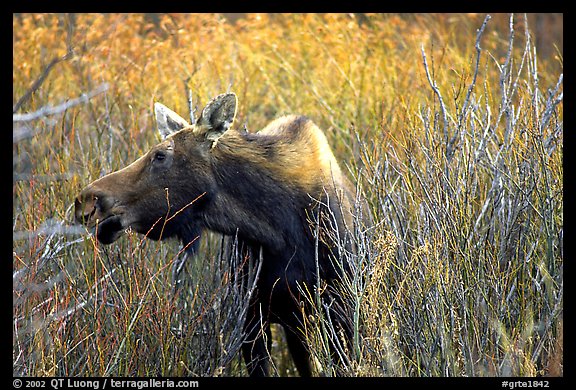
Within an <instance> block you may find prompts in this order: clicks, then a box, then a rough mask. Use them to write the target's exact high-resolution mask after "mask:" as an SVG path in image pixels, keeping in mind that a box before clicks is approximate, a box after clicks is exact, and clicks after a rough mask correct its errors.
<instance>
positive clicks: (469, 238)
mask: <svg viewBox="0 0 576 390" xmlns="http://www.w3.org/2000/svg"><path fill="white" fill-rule="evenodd" d="M492 16H493V18H492V19H490V20H485V15H459V14H454V15H443V14H439V15H403V16H399V15H366V16H363V17H362V16H359V15H348V14H338V15H332V14H326V15H316V14H306V15H252V14H248V15H245V16H244V17H242V18H240V19H238V20H236V22H235V23H231V22H229V21H228V20H227V19H226V18H224V17H223V16H221V15H212V14H202V15H161V16H160V17H159V19H158V20H156V21H155V20H154V19H148V18H147V17H145V16H144V15H132V14H123V15H116V14H110V15H99V14H93V15H84V14H77V15H74V16H70V15H52V14H50V15H48V14H46V15H45V14H42V15H40V14H37V15H27V14H22V15H15V16H14V17H13V58H14V60H13V61H14V62H13V101H14V105H15V114H24V113H34V112H36V111H37V110H40V109H41V108H43V107H44V108H45V109H46V107H47V106H52V107H55V106H58V105H59V104H62V103H64V102H66V101H67V100H68V99H73V98H78V97H80V96H82V94H85V93H90V92H91V91H97V90H98V88H99V86H101V85H103V84H105V85H106V86H107V89H106V91H105V92H101V91H100V92H101V93H98V94H95V96H92V97H91V98H90V99H86V100H85V101H83V102H82V103H80V104H76V105H72V106H70V107H68V108H67V109H65V110H62V111H61V112H58V113H56V114H53V115H38V118H37V119H34V120H27V121H16V120H15V121H14V130H13V134H14V144H13V175H14V181H13V253H14V255H13V322H12V326H13V373H14V375H18V376H21V375H22V376H44V375H49V376H75V375H84V376H100V375H118V376H133V375H141V376H146V375H163V376H179V375H186V376H214V375H226V376H230V375H246V370H245V367H244V364H243V362H242V360H241V357H240V354H239V353H237V352H238V350H239V346H240V343H241V342H242V337H243V335H242V334H241V332H240V329H241V322H242V318H243V317H242V316H243V307H244V305H245V301H246V294H247V292H248V291H249V289H250V286H251V283H252V281H250V280H245V281H244V284H243V286H238V285H237V284H235V283H231V281H232V280H235V279H237V275H235V272H234V270H235V268H234V267H233V266H231V264H230V263H229V262H228V261H223V260H222V259H221V258H222V257H223V256H222V253H221V239H220V238H219V237H218V236H217V235H212V234H211V235H207V236H206V237H204V238H203V239H202V242H201V250H200V254H199V256H198V257H197V258H193V259H186V262H185V265H184V270H183V271H182V272H181V273H180V274H179V275H174V274H173V266H174V264H175V263H177V262H178V261H180V260H182V258H183V257H182V254H181V253H179V251H180V248H179V247H178V245H177V243H176V242H172V241H167V242H163V243H157V242H152V241H148V240H146V239H143V237H142V236H139V235H137V234H135V233H129V234H127V235H126V236H125V237H124V238H122V239H121V240H119V241H118V242H117V243H115V244H114V245H112V246H110V247H102V246H99V245H98V244H97V243H96V242H95V241H94V240H93V238H92V237H89V236H87V235H86V233H85V232H84V230H83V229H81V228H79V227H78V226H74V225H72V224H71V220H72V206H73V201H74V198H75V196H76V195H77V193H78V191H79V190H80V189H81V188H82V187H83V186H84V185H86V184H87V183H89V182H90V181H92V180H94V179H96V178H98V177H100V176H101V175H103V174H105V173H108V172H111V171H112V170H115V169H118V168H121V167H123V166H125V165H126V164H128V163H129V162H131V161H133V160H134V159H136V158H137V157H138V156H140V155H141V154H142V153H143V152H144V151H146V150H147V149H148V148H149V147H150V146H152V145H153V144H154V143H156V142H157V140H158V139H157V138H156V135H155V131H154V130H155V123H154V121H153V110H152V106H153V103H154V102H155V101H161V102H163V103H164V104H166V105H167V106H169V107H171V108H173V109H174V110H175V111H176V112H178V113H180V114H181V115H183V116H186V115H187V114H188V113H189V101H188V99H189V96H191V99H192V102H191V105H192V107H194V106H198V107H201V106H202V104H204V103H206V102H207V101H208V100H209V99H210V98H211V97H213V96H215V95H217V94H219V93H221V92H224V91H226V90H227V89H228V88H230V89H231V90H233V91H235V92H236V93H237V95H238V98H239V109H238V116H237V122H236V124H235V126H237V127H242V126H244V125H245V124H246V125H247V127H248V129H249V130H250V131H256V130H257V129H259V128H262V127H264V126H265V125H266V124H267V123H268V121H270V120H271V119H273V118H275V117H277V116H279V115H282V114H288V113H300V114H305V115H307V116H309V117H310V118H312V119H313V120H314V121H315V122H316V123H317V124H318V125H319V126H320V127H321V128H322V129H324V130H325V132H326V134H327V137H328V139H329V142H330V144H331V146H332V148H333V150H334V151H335V154H336V156H337V157H338V158H339V159H340V161H342V165H343V167H345V171H347V172H349V176H350V178H352V179H354V181H355V183H357V185H358V188H359V190H361V192H362V193H363V194H364V196H365V198H366V200H367V202H368V204H369V211H370V214H371V217H372V219H373V221H374V226H373V227H366V228H364V229H362V228H359V229H358V230H357V231H355V232H353V235H354V239H355V240H356V243H357V246H358V248H359V254H358V255H351V254H349V255H348V256H347V258H348V260H349V261H350V262H351V264H353V268H354V269H355V270H356V272H355V273H354V274H353V276H352V277H351V278H350V279H349V280H346V281H345V283H343V286H342V294H344V296H346V297H347V300H348V302H349V303H350V305H349V310H350V312H351V313H352V315H353V316H354V319H355V334H354V345H353V350H349V349H348V348H347V347H345V346H344V344H343V345H342V348H341V351H340V353H341V354H342V356H344V359H343V361H344V364H343V365H342V366H340V367H336V366H335V365H336V364H337V363H336V362H335V361H332V359H331V357H330V354H329V353H328V350H327V347H326V346H327V340H328V338H330V337H336V338H338V335H337V334H335V333H334V330H333V328H332V326H331V322H330V318H329V317H328V316H327V315H326V312H325V310H324V308H322V307H316V309H315V310H314V311H313V312H311V313H309V316H308V319H309V321H308V322H307V323H306V324H305V327H304V328H303V329H302V331H303V332H305V335H306V337H307V339H308V341H309V348H310V350H311V352H312V354H313V356H314V358H315V372H316V373H317V374H320V375H332V374H334V373H335V372H336V369H337V370H338V371H339V372H340V373H341V374H344V375H351V376H365V375H368V376H535V375H552V376H558V375H560V376H561V375H563V165H562V158H563V143H562V142H563V141H562V139H563V99H562V98H563V82H562V72H563V59H562V48H561V40H560V43H559V45H560V47H555V46H554V45H552V44H547V45H546V47H544V48H542V49H541V48H540V47H538V48H537V47H536V43H539V42H543V35H544V32H543V29H538V28H537V29H536V30H532V28H534V27H536V26H535V25H536V23H535V22H534V19H535V18H537V17H536V16H534V15H530V16H529V17H528V18H527V19H526V18H525V16H524V15H514V16H513V19H512V20H511V19H510V17H509V15H492ZM549 17H550V18H551V23H554V20H555V19H554V16H553V15H551V16H549ZM156 22H157V23H156ZM510 22H512V23H510ZM556 22H557V21H556ZM511 27H512V28H511ZM553 38H554V36H553ZM553 43H557V44H558V42H557V41H554V40H553ZM541 52H542V53H545V54H540V53H541ZM53 60H55V61H54V62H52V61H53ZM37 80H38V82H37V83H36V85H34V82H35V81H37ZM97 92H98V91H97ZM189 94H190V95H189ZM15 119H16V118H15ZM239 261H242V259H241V258H239V257H238V256H233V262H239ZM175 276H177V278H176V277H175ZM175 279H178V280H179V282H178V283H175ZM175 286H176V287H175ZM307 294H308V296H309V299H310V300H311V302H315V299H316V297H315V296H314V294H315V292H307ZM273 332H274V334H275V338H274V344H273V346H272V350H271V355H272V357H273V359H274V374H275V375H280V376H287V375H295V374H296V373H295V370H294V366H293V364H292V362H291V360H290V357H289V355H288V353H287V350H286V347H285V344H284V341H283V335H282V332H281V329H280V328H276V327H275V328H274V330H273Z"/></svg>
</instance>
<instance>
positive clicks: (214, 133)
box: [196, 93, 238, 140]
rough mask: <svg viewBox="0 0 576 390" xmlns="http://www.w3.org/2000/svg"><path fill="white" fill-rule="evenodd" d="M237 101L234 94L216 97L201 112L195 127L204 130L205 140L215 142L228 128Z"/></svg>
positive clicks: (234, 113)
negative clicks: (197, 126) (203, 128)
mask: <svg viewBox="0 0 576 390" xmlns="http://www.w3.org/2000/svg"><path fill="white" fill-rule="evenodd" d="M237 101H238V99H237V98H236V94H234V93H225V94H222V95H218V96H216V97H215V98H214V99H212V100H211V101H210V102H209V103H208V104H207V105H206V107H204V109H203V110H202V114H201V115H200V118H198V121H197V122H196V124H197V125H199V126H202V127H205V128H206V130H205V131H206V138H207V139H209V140H215V139H217V138H218V137H220V136H221V135H222V134H223V133H224V132H225V131H226V130H228V129H229V128H230V126H231V125H232V122H234V117H235V116H236V106H237Z"/></svg>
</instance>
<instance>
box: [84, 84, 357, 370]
mask: <svg viewBox="0 0 576 390" xmlns="http://www.w3.org/2000/svg"><path fill="white" fill-rule="evenodd" d="M236 107H237V98H236V95H235V94H233V93H227V94H222V95H219V96H217V97H215V98H214V99H212V100H211V101H210V102H209V103H208V104H207V105H206V107H205V108H204V109H203V110H202V113H201V114H200V117H199V118H198V119H197V120H195V123H192V124H189V123H188V122H187V121H186V120H185V119H183V118H182V117H180V116H179V115H177V114H176V113H174V112H173V111H171V110H170V109H168V108H167V107H165V106H164V105H162V104H160V103H156V104H155V115H156V121H157V124H158V130H159V132H160V134H161V136H162V142H160V143H159V144H157V145H156V146H154V147H152V149H150V151H148V153H146V154H145V155H143V156H142V157H140V158H139V159H138V160H136V161H134V162H133V163H132V164H130V165H128V166H127V167H125V168H123V169H121V170H119V171H116V172H113V173H110V174H108V175H106V176H104V177H102V178H100V179H98V180H96V181H94V182H92V183H91V184H89V185H88V186H87V187H86V188H84V189H83V190H82V191H81V193H80V195H79V196H78V197H77V198H76V202H75V217H76V220H77V221H78V222H80V223H83V224H85V225H86V226H88V227H89V228H91V229H92V230H93V232H94V234H95V235H96V237H97V239H98V240H99V241H100V242H101V243H103V244H110V243H113V242H114V241H116V240H117V239H118V238H119V237H120V236H121V235H122V233H123V232H124V231H125V229H127V228H129V227H131V228H132V229H133V230H135V231H137V232H138V233H141V234H144V235H146V237H147V238H150V239H153V240H160V239H162V240H163V239H166V238H169V237H177V238H178V239H179V240H180V241H181V242H182V244H183V245H187V244H189V243H191V242H194V241H195V240H196V242H197V241H198V240H197V238H198V236H199V235H200V234H201V233H202V231H203V230H204V229H209V230H212V231H214V232H218V233H222V234H224V235H237V237H238V238H239V240H241V241H242V243H243V245H244V246H245V247H246V248H250V250H249V251H248V253H253V254H259V255H258V256H261V261H262V265H261V271H260V275H259V278H258V281H257V287H256V291H255V293H254V294H253V295H252V297H251V302H250V311H249V313H248V315H247V317H246V321H245V324H244V330H245V333H246V338H245V340H246V341H245V342H244V344H243V346H242V354H243V356H244V359H245V361H246V364H247V368H248V372H249V373H250V375H252V376H262V375H268V374H269V372H268V370H269V356H268V352H267V351H269V350H270V349H269V348H267V345H266V343H267V342H268V344H269V343H270V342H271V334H270V333H271V332H270V323H279V324H281V325H282V326H283V327H284V329H285V332H286V340H287V344H288V347H289V350H290V353H291V355H292V357H293V359H294V362H295V365H296V367H297V369H298V371H299V373H300V375H302V376H308V375H310V374H311V368H310V359H309V352H308V350H307V347H306V344H305V342H304V340H303V336H302V328H303V322H304V318H302V316H303V315H304V314H303V310H302V306H301V305H302V301H304V299H303V297H301V294H300V293H299V291H300V290H299V286H300V287H302V286H309V287H308V288H309V291H314V290H313V288H314V286H316V285H317V284H318V281H319V280H320V281H321V283H323V285H324V286H327V287H328V288H326V289H325V291H326V292H325V293H323V297H324V299H330V300H331V303H330V307H332V308H334V310H336V308H340V310H339V312H338V313H336V312H334V318H333V321H334V322H335V323H336V324H337V325H338V326H339V327H340V329H342V332H340V333H341V334H344V335H345V337H347V338H350V329H351V327H350V318H349V316H348V315H347V310H345V308H344V306H345V305H343V304H342V301H343V299H342V297H341V296H340V294H339V293H338V291H337V289H336V288H334V285H335V284H337V281H338V279H340V278H341V277H342V276H343V274H342V273H343V272H346V270H347V267H346V266H345V265H342V259H340V258H339V253H341V251H339V250H337V249H336V248H337V247H339V248H343V247H344V248H348V249H350V247H351V244H350V243H349V242H348V240H347V239H346V238H345V237H347V236H349V232H350V231H351V230H352V224H353V217H352V212H353V204H354V199H355V193H354V191H353V187H352V186H351V184H350V183H349V181H348V180H347V179H346V178H345V177H344V175H343V174H342V172H341V169H340V167H339V165H338V163H337V161H336V159H335V157H334V155H333V153H332V151H331V149H330V147H329V145H328V142H327V140H326V137H325V136H324V134H323V133H322V131H321V130H320V129H319V128H318V127H317V126H316V125H315V124H314V123H313V122H312V121H311V120H309V119H308V118H306V117H304V116H294V115H292V116H284V117H281V118H279V119H276V120H274V121H273V122H271V123H270V124H269V125H268V126H266V127H265V128H264V129H262V130H260V131H259V132H256V133H250V132H248V131H245V130H235V129H231V128H230V127H231V125H232V123H233V121H234V118H235V115H236ZM319 231H320V233H319V234H318V232H319ZM343 241H347V242H345V243H344V245H342V242H343ZM266 336H267V337H266Z"/></svg>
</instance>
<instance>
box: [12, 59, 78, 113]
mask: <svg viewBox="0 0 576 390" xmlns="http://www.w3.org/2000/svg"><path fill="white" fill-rule="evenodd" d="M73 54H74V52H73V51H72V50H69V51H68V52H67V53H66V54H64V55H63V56H62V57H56V58H54V59H53V60H52V61H50V63H49V64H48V65H47V66H46V68H45V69H44V71H43V72H42V74H41V75H40V77H38V78H37V79H36V81H34V83H33V84H32V86H31V87H30V89H28V91H26V93H25V94H24V95H22V97H21V98H20V99H19V100H18V102H16V104H15V105H14V106H13V107H12V113H15V112H16V111H18V110H19V109H20V107H22V105H23V104H24V103H25V102H26V101H27V100H28V99H30V97H31V96H32V94H33V93H34V92H36V91H37V90H38V88H40V86H41V85H42V83H43V82H44V80H46V77H48V74H49V73H50V71H51V70H52V68H53V67H54V66H55V65H56V64H58V63H60V62H63V61H66V60H67V59H69V58H70V57H72V55H73Z"/></svg>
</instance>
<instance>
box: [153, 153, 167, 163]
mask: <svg viewBox="0 0 576 390" xmlns="http://www.w3.org/2000/svg"><path fill="white" fill-rule="evenodd" d="M165 159H166V154H165V153H164V152H156V154H154V160H155V161H164V160H165Z"/></svg>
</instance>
